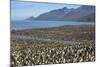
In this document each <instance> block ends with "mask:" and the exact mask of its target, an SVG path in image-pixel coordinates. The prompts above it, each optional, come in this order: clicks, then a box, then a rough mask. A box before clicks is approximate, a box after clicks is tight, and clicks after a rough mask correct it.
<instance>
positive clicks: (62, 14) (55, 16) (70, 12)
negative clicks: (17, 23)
mask: <svg viewBox="0 0 100 67" xmlns="http://www.w3.org/2000/svg"><path fill="white" fill-rule="evenodd" d="M25 20H49V21H57V20H59V21H67V20H68V21H70V20H71V21H95V6H85V5H83V6H80V7H79V8H77V9H68V8H67V7H63V8H61V9H56V10H52V11H49V12H46V13H43V14H40V15H39V16H38V17H36V18H35V17H34V16H31V17H29V18H27V19H25Z"/></svg>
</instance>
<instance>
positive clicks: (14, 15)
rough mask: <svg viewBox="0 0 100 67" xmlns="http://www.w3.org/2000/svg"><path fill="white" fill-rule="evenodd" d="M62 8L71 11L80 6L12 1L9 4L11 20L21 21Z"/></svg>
mask: <svg viewBox="0 0 100 67" xmlns="http://www.w3.org/2000/svg"><path fill="white" fill-rule="evenodd" d="M63 7H67V8H69V9H71V8H78V7H80V5H69V4H50V3H36V2H22V1H12V2H11V19H12V20H23V19H26V18H28V17H30V16H34V17H37V16H38V15H39V14H41V13H45V12H48V11H51V10H54V9H59V8H63Z"/></svg>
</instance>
